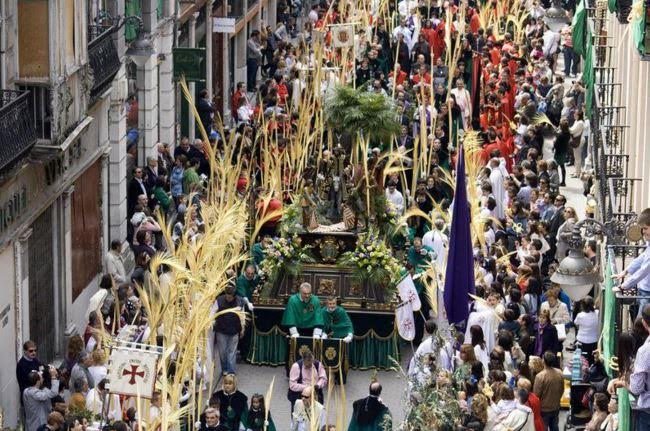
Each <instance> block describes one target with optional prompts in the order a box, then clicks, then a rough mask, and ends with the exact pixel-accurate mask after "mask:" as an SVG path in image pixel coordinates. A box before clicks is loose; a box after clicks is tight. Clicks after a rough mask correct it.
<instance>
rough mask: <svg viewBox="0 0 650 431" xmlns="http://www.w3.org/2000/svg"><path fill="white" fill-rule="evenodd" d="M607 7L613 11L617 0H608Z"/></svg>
mask: <svg viewBox="0 0 650 431" xmlns="http://www.w3.org/2000/svg"><path fill="white" fill-rule="evenodd" d="M607 9H609V11H610V12H612V13H613V12H614V11H615V10H616V0H607Z"/></svg>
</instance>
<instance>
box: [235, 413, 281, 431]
mask: <svg viewBox="0 0 650 431" xmlns="http://www.w3.org/2000/svg"><path fill="white" fill-rule="evenodd" d="M268 421H269V425H268V426H267V427H266V431H275V424H274V423H273V419H272V418H271V413H269V418H268ZM241 423H242V425H244V428H246V429H247V430H248V429H251V430H253V431H261V430H263V429H264V412H263V411H261V410H260V411H258V412H252V411H251V410H246V411H245V412H244V414H243V415H242V418H241Z"/></svg>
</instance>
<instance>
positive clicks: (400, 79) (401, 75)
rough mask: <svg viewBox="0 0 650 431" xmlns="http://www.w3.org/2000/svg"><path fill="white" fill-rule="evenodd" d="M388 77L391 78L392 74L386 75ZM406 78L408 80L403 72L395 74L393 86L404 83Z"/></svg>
mask: <svg viewBox="0 0 650 431" xmlns="http://www.w3.org/2000/svg"><path fill="white" fill-rule="evenodd" d="M388 77H389V78H392V77H393V72H390V73H389V74H388ZM406 78H408V75H407V74H406V72H404V71H403V70H400V71H399V73H398V74H397V78H396V79H395V85H402V84H404V81H406Z"/></svg>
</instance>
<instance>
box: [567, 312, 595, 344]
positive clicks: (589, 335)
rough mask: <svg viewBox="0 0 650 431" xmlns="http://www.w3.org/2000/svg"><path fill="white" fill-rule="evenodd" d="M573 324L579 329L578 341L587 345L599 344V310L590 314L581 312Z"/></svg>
mask: <svg viewBox="0 0 650 431" xmlns="http://www.w3.org/2000/svg"><path fill="white" fill-rule="evenodd" d="M573 323H575V324H576V326H577V327H578V335H577V336H576V340H578V341H580V342H581V343H586V344H591V343H596V342H598V335H599V331H598V326H599V325H598V323H599V322H598V310H594V311H592V312H590V313H585V312H584V311H581V312H580V313H578V315H577V316H576V318H575V320H574V321H573Z"/></svg>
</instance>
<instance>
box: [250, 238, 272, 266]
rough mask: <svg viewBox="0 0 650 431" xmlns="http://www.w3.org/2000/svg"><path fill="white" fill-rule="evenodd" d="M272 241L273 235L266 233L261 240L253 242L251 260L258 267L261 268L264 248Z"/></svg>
mask: <svg viewBox="0 0 650 431" xmlns="http://www.w3.org/2000/svg"><path fill="white" fill-rule="evenodd" d="M270 242H271V237H270V236H268V235H265V236H264V238H262V240H261V241H260V242H256V243H255V244H253V247H252V248H251V260H250V262H251V263H252V264H253V265H255V268H256V269H259V267H260V264H261V263H262V261H263V260H264V257H265V256H264V249H265V248H266V246H267V245H268V244H269V243H270Z"/></svg>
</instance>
